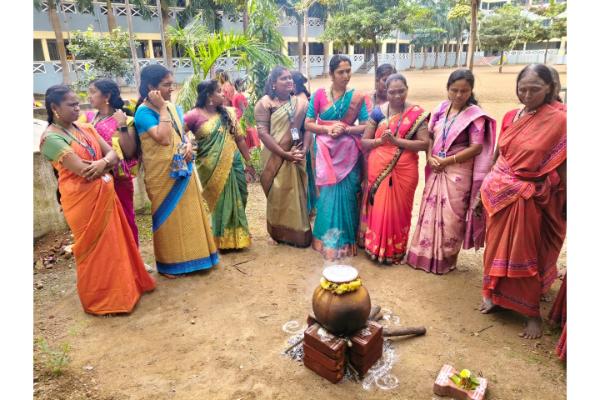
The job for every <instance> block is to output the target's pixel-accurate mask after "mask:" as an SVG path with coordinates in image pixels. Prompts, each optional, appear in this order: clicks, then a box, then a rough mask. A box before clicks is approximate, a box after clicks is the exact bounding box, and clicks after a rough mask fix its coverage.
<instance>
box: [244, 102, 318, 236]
mask: <svg viewBox="0 0 600 400" xmlns="http://www.w3.org/2000/svg"><path fill="white" fill-rule="evenodd" d="M273 110H274V111H273ZM292 110H295V114H294V115H293V117H292V122H290V118H289V114H288V113H291V112H292ZM305 113H306V101H305V100H303V99H301V98H299V97H296V96H292V98H291V101H290V103H285V104H284V105H282V106H280V107H278V108H276V109H274V107H273V104H271V100H270V99H269V98H268V96H265V97H263V98H262V99H261V100H260V101H259V103H258V104H257V106H256V108H255V116H256V122H257V125H258V129H263V128H264V129H265V131H267V130H268V132H269V134H270V135H271V136H272V137H273V139H274V140H275V142H277V143H278V144H279V146H281V148H282V149H283V150H284V151H289V150H290V149H291V148H292V135H291V131H290V129H291V127H292V125H291V124H292V123H293V126H294V127H299V126H301V124H302V121H304V116H305ZM261 164H262V167H263V172H262V174H261V176H260V183H261V186H262V188H263V191H264V193H265V196H266V197H267V231H268V232H269V235H270V236H271V237H272V238H273V240H275V241H277V242H280V243H286V244H290V245H293V246H297V247H307V246H309V245H310V243H311V240H312V232H311V228H310V220H309V216H308V209H307V206H306V192H307V183H308V182H307V181H308V177H307V175H306V166H305V164H304V163H297V164H295V163H292V162H290V161H287V160H284V159H283V158H281V157H279V156H278V155H276V154H274V153H272V152H271V151H270V150H269V149H268V148H267V146H263V149H262V152H261Z"/></svg>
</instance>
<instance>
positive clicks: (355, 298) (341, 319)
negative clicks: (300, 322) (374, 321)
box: [312, 285, 371, 335]
mask: <svg viewBox="0 0 600 400" xmlns="http://www.w3.org/2000/svg"><path fill="white" fill-rule="evenodd" d="M312 307H313V312H314V313H315V317H316V319H317V321H319V323H320V324H321V325H323V326H324V327H325V329H327V330H328V331H329V332H331V333H333V334H336V335H348V334H351V333H353V332H355V331H357V330H359V329H361V328H363V327H364V326H365V324H366V323H367V319H368V318H369V313H370V311H371V298H370V297H369V292H368V291H367V289H365V287H364V286H361V287H360V288H358V290H355V291H354V292H349V293H344V294H335V293H333V292H331V291H329V290H325V289H323V288H322V287H321V286H320V285H319V286H318V287H317V288H316V289H315V292H314V293H313V298H312Z"/></svg>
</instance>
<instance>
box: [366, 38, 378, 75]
mask: <svg viewBox="0 0 600 400" xmlns="http://www.w3.org/2000/svg"><path fill="white" fill-rule="evenodd" d="M373 49H374V50H375V54H374V55H373V57H374V60H375V69H377V67H379V57H378V55H377V53H378V52H379V51H378V50H379V49H378V48H377V42H375V47H373ZM367 72H369V71H367Z"/></svg>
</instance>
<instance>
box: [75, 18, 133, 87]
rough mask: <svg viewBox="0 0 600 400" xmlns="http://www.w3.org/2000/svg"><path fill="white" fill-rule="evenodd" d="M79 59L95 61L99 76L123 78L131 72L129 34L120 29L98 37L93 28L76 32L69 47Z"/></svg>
mask: <svg viewBox="0 0 600 400" xmlns="http://www.w3.org/2000/svg"><path fill="white" fill-rule="evenodd" d="M67 47H68V48H69V50H70V51H71V52H72V53H73V54H74V55H75V57H77V58H78V59H84V60H85V59H89V60H93V63H92V64H93V66H94V69H95V70H96V71H97V73H98V74H99V75H106V76H111V77H123V76H125V75H127V73H128V72H129V71H130V69H131V68H130V63H129V62H128V59H129V57H130V49H129V34H128V33H126V32H121V30H120V28H117V29H115V30H113V32H112V34H111V35H110V36H98V35H96V34H95V33H94V30H93V28H92V27H91V26H90V27H88V29H87V31H85V32H81V31H76V32H74V33H73V36H72V37H71V42H70V44H69V45H68V46H67Z"/></svg>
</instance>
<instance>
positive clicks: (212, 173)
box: [184, 109, 250, 249]
mask: <svg viewBox="0 0 600 400" xmlns="http://www.w3.org/2000/svg"><path fill="white" fill-rule="evenodd" d="M227 112H228V113H229V118H230V121H232V122H233V123H234V124H236V125H235V130H236V132H237V133H238V134H239V126H238V125H237V123H236V122H235V121H236V119H235V114H234V112H233V110H231V109H227ZM184 120H185V124H186V126H187V127H188V128H189V129H190V130H191V131H192V132H193V133H194V135H195V136H196V143H197V144H198V152H197V158H196V167H197V169H198V175H199V176H200V182H201V183H202V187H203V189H204V190H203V192H202V194H203V196H204V199H205V200H206V203H207V204H208V209H209V210H210V213H211V220H212V232H213V235H214V240H215V244H216V245H217V247H218V248H219V249H243V248H245V247H248V246H250V231H249V230H248V220H247V219H246V203H247V202H248V187H247V186H246V176H245V174H244V163H243V162H242V155H241V154H240V151H239V150H238V148H237V145H236V143H235V139H234V137H233V136H232V135H231V133H230V132H229V130H228V129H227V128H226V127H225V125H224V124H223V120H222V117H221V115H219V114H217V115H215V116H213V117H212V118H209V119H206V117H205V116H203V115H202V114H201V113H200V111H199V110H198V109H193V110H191V111H189V112H188V113H186V114H185V117H184Z"/></svg>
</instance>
